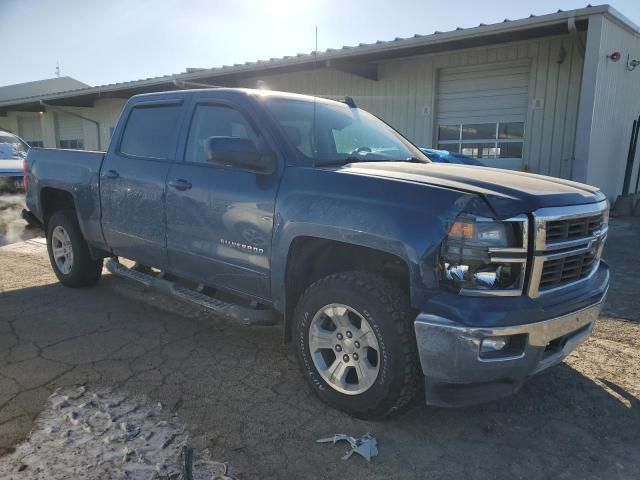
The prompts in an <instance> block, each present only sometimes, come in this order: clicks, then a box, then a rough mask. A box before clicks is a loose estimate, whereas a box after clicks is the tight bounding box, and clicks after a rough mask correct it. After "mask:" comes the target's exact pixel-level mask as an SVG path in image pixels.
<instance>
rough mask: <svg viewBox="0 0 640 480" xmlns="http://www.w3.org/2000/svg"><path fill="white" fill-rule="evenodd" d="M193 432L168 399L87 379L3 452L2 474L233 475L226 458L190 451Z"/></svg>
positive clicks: (25, 478) (90, 479) (18, 479)
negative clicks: (165, 410) (95, 385)
mask: <svg viewBox="0 0 640 480" xmlns="http://www.w3.org/2000/svg"><path fill="white" fill-rule="evenodd" d="M187 439H188V435H187V433H186V431H185V429H184V427H183V426H181V425H179V424H178V422H177V418H176V417H175V416H174V417H169V418H167V416H165V415H163V414H162V406H161V405H160V404H156V405H150V404H149V403H148V402H146V401H145V400H144V399H143V398H141V397H131V396H127V395H123V394H119V393H114V392H112V391H110V390H103V391H99V392H90V391H88V390H87V389H86V388H85V387H84V386H76V387H71V388H65V389H60V390H58V391H56V392H55V393H54V394H53V395H51V397H49V404H48V407H47V408H46V410H44V411H43V412H42V413H41V414H40V415H39V416H38V418H37V419H36V422H35V426H34V429H33V430H32V431H31V434H30V435H29V438H28V439H27V440H26V441H24V442H23V443H22V444H20V445H19V446H18V447H17V448H16V450H15V452H13V453H12V454H10V455H7V456H5V457H2V458H0V478H2V479H7V480H14V479H15V480H35V479H41V478H47V479H48V480H55V479H68V478H83V479H86V480H98V479H105V478H123V479H124V478H126V479H167V480H168V479H175V480H178V479H186V478H193V479H210V480H213V479H220V480H227V479H232V478H233V477H231V476H229V475H228V473H227V470H228V468H227V465H226V464H224V463H220V462H215V461H213V460H211V459H208V458H201V459H195V460H193V462H192V461H191V455H190V453H189V455H185V452H187V451H189V450H188V449H187V447H186V444H187ZM189 452H190V451H189ZM186 457H188V458H189V466H188V468H186V467H185V458H186Z"/></svg>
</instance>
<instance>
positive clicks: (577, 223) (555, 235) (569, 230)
mask: <svg viewBox="0 0 640 480" xmlns="http://www.w3.org/2000/svg"><path fill="white" fill-rule="evenodd" d="M602 220H603V214H598V215H593V216H589V217H579V218H570V219H567V220H555V221H550V222H547V224H546V230H547V235H546V241H547V244H550V243H557V242H564V241H566V240H575V239H577V238H583V237H588V236H592V235H594V234H595V233H596V232H598V231H599V230H600V229H601V228H602Z"/></svg>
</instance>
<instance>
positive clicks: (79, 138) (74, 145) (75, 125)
mask: <svg viewBox="0 0 640 480" xmlns="http://www.w3.org/2000/svg"><path fill="white" fill-rule="evenodd" d="M56 139H57V141H58V148H70V149H73V150H82V149H83V148H84V132H83V130H82V119H80V118H78V117H74V116H73V115H65V114H63V113H56Z"/></svg>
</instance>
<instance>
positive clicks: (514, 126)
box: [438, 122, 524, 159]
mask: <svg viewBox="0 0 640 480" xmlns="http://www.w3.org/2000/svg"><path fill="white" fill-rule="evenodd" d="M523 141H524V122H495V123H458V124H449V125H439V126H438V149H440V150H449V151H450V152H456V153H461V154H463V155H467V156H469V157H475V158H494V159H495V158H522V145H523Z"/></svg>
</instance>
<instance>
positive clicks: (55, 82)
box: [0, 77, 89, 102]
mask: <svg viewBox="0 0 640 480" xmlns="http://www.w3.org/2000/svg"><path fill="white" fill-rule="evenodd" d="M87 87H89V85H87V84H86V83H83V82H80V81H79V80H76V79H75V78H71V77H55V78H46V79H44V80H36V81H35V82H25V83H17V84H15V85H6V86H4V87H0V102H4V101H7V100H13V99H16V98H27V97H33V96H38V95H46V94H49V93H56V92H61V91H69V90H77V89H79V88H87Z"/></svg>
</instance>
